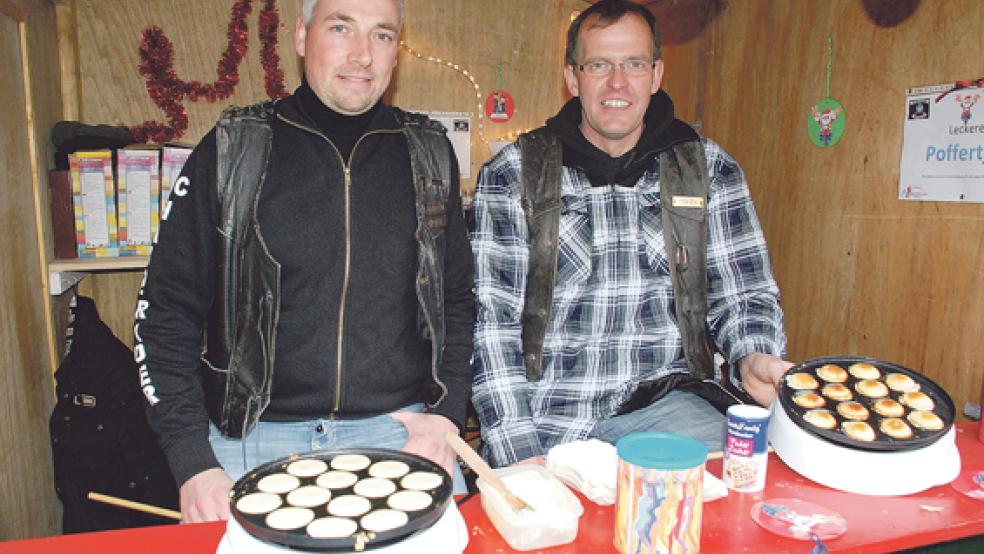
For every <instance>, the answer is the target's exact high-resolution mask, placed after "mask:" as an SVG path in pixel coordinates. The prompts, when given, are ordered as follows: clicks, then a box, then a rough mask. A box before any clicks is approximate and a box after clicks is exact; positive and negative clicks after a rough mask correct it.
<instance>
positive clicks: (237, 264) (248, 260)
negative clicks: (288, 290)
mask: <svg viewBox="0 0 984 554" xmlns="http://www.w3.org/2000/svg"><path fill="white" fill-rule="evenodd" d="M274 106H275V103H274V102H265V103H261V104H256V105H253V106H249V107H246V108H235V107H233V108H228V109H226V110H225V111H224V112H223V113H222V116H221V117H220V119H219V122H218V123H217V125H216V144H217V152H218V168H217V188H218V197H219V202H220V204H221V208H220V226H221V234H222V246H221V252H220V255H221V258H220V264H221V266H220V277H219V280H218V283H217V285H216V286H217V290H216V292H215V297H214V301H213V304H212V306H211V307H210V312H209V317H208V322H207V324H206V331H205V337H206V338H205V340H206V343H205V354H204V355H203V362H204V364H205V366H206V367H205V368H204V375H205V387H206V398H207V399H208V411H209V417H210V418H211V419H212V421H213V422H214V423H215V425H216V426H217V427H218V428H219V430H220V432H221V433H222V434H223V435H225V436H228V437H232V438H241V437H243V436H245V435H246V434H247V433H249V431H250V429H252V428H253V426H254V425H255V424H256V422H257V421H259V419H260V416H261V415H262V413H263V411H264V410H265V409H266V407H267V406H268V405H269V404H270V393H271V387H272V384H273V368H274V360H275V358H276V342H277V341H276V329H277V318H278V316H279V313H280V264H278V263H277V261H276V260H275V259H273V257H272V256H271V255H270V253H269V252H268V251H267V249H266V247H265V245H264V243H263V237H262V235H261V233H260V232H259V228H258V225H257V221H256V202H257V200H258V198H259V197H260V190H261V188H262V186H263V182H264V180H265V178H266V170H267V162H268V159H269V155H270V147H271V142H272V139H273V129H272V128H271V122H270V119H271V118H272V117H273V116H274ZM393 109H394V111H395V112H396V113H397V114H398V116H399V117H400V119H401V120H402V122H403V128H404V133H405V135H406V138H407V145H408V147H409V152H410V165H411V172H412V175H413V183H414V195H415V211H416V216H417V228H416V233H415V238H416V240H417V247H418V248H417V251H418V264H417V280H416V289H417V300H418V305H419V308H420V314H419V319H420V328H421V335H422V336H424V337H425V338H427V339H429V340H430V341H431V346H432V348H431V352H432V354H431V375H432V379H433V383H432V387H431V392H432V394H431V395H430V398H428V402H427V403H428V405H429V406H430V407H434V406H437V405H438V404H440V403H441V402H442V401H443V400H444V398H445V397H446V396H447V387H446V386H445V385H444V383H443V382H441V380H440V378H439V377H438V368H439V367H441V363H442V355H443V351H444V339H445V324H444V272H443V270H442V269H443V267H444V257H445V242H444V241H445V237H444V234H443V231H444V223H445V218H446V217H447V208H448V198H449V194H450V189H451V175H450V174H449V172H450V158H449V156H450V149H449V148H448V147H447V139H446V138H445V130H444V128H443V127H442V126H441V125H440V124H439V123H435V122H433V121H431V120H429V119H428V118H426V117H425V116H422V115H419V114H412V113H408V112H404V111H402V110H399V109H396V108H393Z"/></svg>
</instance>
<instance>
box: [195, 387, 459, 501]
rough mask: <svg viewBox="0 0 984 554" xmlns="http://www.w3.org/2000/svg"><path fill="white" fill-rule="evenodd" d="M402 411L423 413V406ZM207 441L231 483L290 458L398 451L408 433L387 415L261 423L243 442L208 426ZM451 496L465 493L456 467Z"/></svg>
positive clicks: (418, 405)
mask: <svg viewBox="0 0 984 554" xmlns="http://www.w3.org/2000/svg"><path fill="white" fill-rule="evenodd" d="M403 411H410V412H423V411H424V406H423V404H414V405H412V406H407V407H406V408H403ZM208 441H209V442H210V443H211V444H212V450H213V451H214V452H215V457H216V458H217V459H218V460H219V463H220V464H221V465H222V469H224V470H225V472H226V473H228V474H229V477H230V478H232V480H233V481H235V480H237V479H239V478H240V477H242V476H243V474H244V473H246V472H247V471H249V470H250V469H252V468H254V467H256V466H258V465H260V464H264V463H266V462H269V461H271V460H275V459H277V458H282V457H284V456H289V455H291V454H300V453H303V452H309V451H312V450H331V449H337V448H389V449H392V450H399V449H400V448H401V447H403V445H404V444H406V442H407V429H406V427H404V426H403V424H402V423H400V422H399V421H397V420H395V419H393V416H391V415H389V414H382V415H378V416H373V417H367V418H363V419H312V420H309V421H292V422H274V421H261V422H259V423H258V424H257V425H256V427H254V428H253V430H252V431H250V432H249V434H248V435H246V436H245V437H244V438H243V439H242V440H240V439H230V438H226V437H223V436H222V435H221V434H220V433H219V430H218V429H217V428H216V427H215V425H211V424H210V425H209V434H208ZM452 477H453V479H454V486H453V489H452V494H464V493H467V492H468V488H467V486H466V485H465V478H464V476H463V475H462V474H461V468H460V467H458V465H457V464H455V467H454V475H453V476H452Z"/></svg>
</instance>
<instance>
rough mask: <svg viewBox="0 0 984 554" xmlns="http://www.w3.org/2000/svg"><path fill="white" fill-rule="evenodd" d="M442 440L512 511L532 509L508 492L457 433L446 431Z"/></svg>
mask: <svg viewBox="0 0 984 554" xmlns="http://www.w3.org/2000/svg"><path fill="white" fill-rule="evenodd" d="M444 440H446V441H448V444H449V445H450V446H451V448H452V449H454V451H455V452H457V453H458V456H461V459H462V460H464V462H465V463H466V464H468V467H470V468H472V469H473V470H474V471H475V473H477V474H478V476H479V477H481V478H482V481H484V482H486V483H488V484H489V485H490V486H491V487H492V488H493V489H495V490H496V491H497V492H498V493H499V494H501V495H502V498H504V499H506V502H507V503H508V504H509V507H511V508H512V509H513V511H516V512H521V511H523V510H532V509H533V508H531V507H530V505H529V504H527V503H526V502H523V499H522V498H520V497H518V496H516V495H515V494H513V493H511V492H509V489H508V488H507V487H506V484H505V483H503V482H502V479H500V478H499V475H498V474H497V473H496V472H495V471H493V470H492V468H491V467H489V464H487V463H485V460H483V459H482V457H481V456H479V455H478V453H477V452H475V451H474V450H473V449H472V447H471V446H468V443H467V442H465V441H463V440H461V437H459V436H458V434H457V433H454V432H452V431H448V432H447V433H446V434H445V435H444Z"/></svg>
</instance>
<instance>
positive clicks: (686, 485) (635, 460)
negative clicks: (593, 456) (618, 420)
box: [613, 433, 707, 553]
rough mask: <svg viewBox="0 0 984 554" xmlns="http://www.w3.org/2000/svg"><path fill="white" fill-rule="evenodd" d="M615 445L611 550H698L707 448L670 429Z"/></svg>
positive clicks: (626, 438) (638, 435)
mask: <svg viewBox="0 0 984 554" xmlns="http://www.w3.org/2000/svg"><path fill="white" fill-rule="evenodd" d="M615 449H616V451H617V452H618V488H617V491H616V494H615V537H614V541H613V542H614V544H615V548H616V549H618V551H619V552H622V553H626V552H632V553H635V552H667V553H671V552H699V551H700V522H701V517H702V514H703V504H704V493H703V487H704V462H705V461H706V460H707V448H706V447H705V446H704V445H703V444H701V443H700V442H699V441H697V440H695V439H692V438H689V437H683V436H680V435H674V434H671V433H632V434H629V435H626V436H624V437H622V438H621V439H619V441H618V442H617V443H616V444H615Z"/></svg>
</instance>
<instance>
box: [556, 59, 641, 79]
mask: <svg viewBox="0 0 984 554" xmlns="http://www.w3.org/2000/svg"><path fill="white" fill-rule="evenodd" d="M574 67H576V68H578V69H580V70H581V71H582V72H584V73H587V74H588V75H591V76H592V77H603V76H606V75H611V74H612V73H614V72H615V68H616V67H618V68H619V69H621V70H622V72H623V73H625V74H626V75H645V74H647V73H649V72H650V71H651V70H652V69H653V68H654V67H656V62H653V61H649V60H643V59H631V60H625V61H621V62H611V61H608V60H592V61H590V62H587V63H583V64H580V65H575V66H574Z"/></svg>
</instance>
